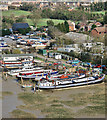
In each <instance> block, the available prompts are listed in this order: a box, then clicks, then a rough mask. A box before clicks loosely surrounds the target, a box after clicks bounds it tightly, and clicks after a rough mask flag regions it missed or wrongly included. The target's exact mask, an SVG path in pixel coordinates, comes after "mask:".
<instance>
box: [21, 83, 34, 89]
mask: <svg viewBox="0 0 107 120" xmlns="http://www.w3.org/2000/svg"><path fill="white" fill-rule="evenodd" d="M32 86H33V85H31V84H24V85H22V86H21V87H22V88H31V87H32Z"/></svg>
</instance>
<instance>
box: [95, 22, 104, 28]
mask: <svg viewBox="0 0 107 120" xmlns="http://www.w3.org/2000/svg"><path fill="white" fill-rule="evenodd" d="M94 24H95V25H96V26H97V27H100V26H102V24H101V23H100V22H95V23H94Z"/></svg>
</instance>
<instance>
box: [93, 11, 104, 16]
mask: <svg viewBox="0 0 107 120" xmlns="http://www.w3.org/2000/svg"><path fill="white" fill-rule="evenodd" d="M105 12H106V11H96V12H91V13H93V14H103V15H105Z"/></svg>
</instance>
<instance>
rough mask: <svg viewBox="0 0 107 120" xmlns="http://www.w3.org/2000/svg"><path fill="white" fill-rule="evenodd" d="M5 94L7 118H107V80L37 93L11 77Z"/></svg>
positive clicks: (4, 91) (3, 98) (4, 112)
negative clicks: (106, 115) (106, 98)
mask: <svg viewBox="0 0 107 120" xmlns="http://www.w3.org/2000/svg"><path fill="white" fill-rule="evenodd" d="M2 93H3V95H2V117H3V118H19V117H21V118H22V117H24V118H28V117H30V118H105V83H99V84H94V85H86V86H81V87H74V88H69V89H59V90H44V91H43V90H40V91H36V93H33V91H32V90H31V89H29V88H28V89H25V90H23V89H21V87H20V84H19V83H18V82H16V78H15V77H10V76H8V79H7V80H2Z"/></svg>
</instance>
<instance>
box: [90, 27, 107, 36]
mask: <svg viewBox="0 0 107 120" xmlns="http://www.w3.org/2000/svg"><path fill="white" fill-rule="evenodd" d="M106 33H107V31H106V29H105V27H96V28H94V29H93V30H92V31H91V34H92V35H93V36H99V35H104V34H106Z"/></svg>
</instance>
